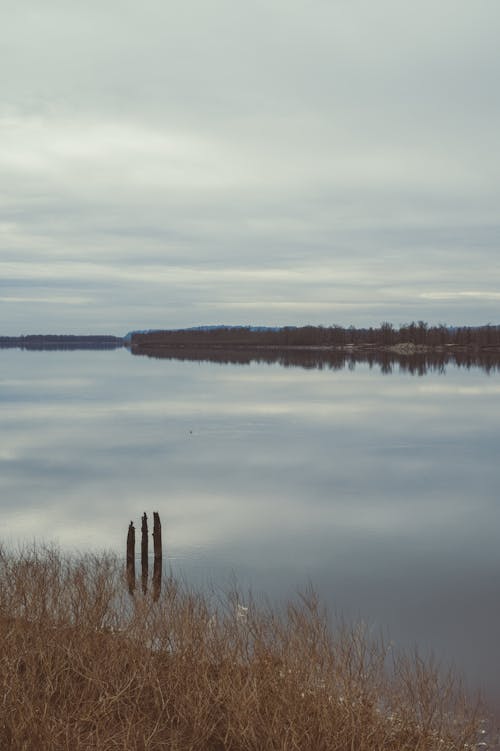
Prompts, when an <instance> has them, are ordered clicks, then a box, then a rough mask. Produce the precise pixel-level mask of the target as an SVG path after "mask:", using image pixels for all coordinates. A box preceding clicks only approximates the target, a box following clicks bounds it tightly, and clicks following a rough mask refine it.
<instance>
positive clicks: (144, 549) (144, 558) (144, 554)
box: [141, 512, 149, 594]
mask: <svg viewBox="0 0 500 751" xmlns="http://www.w3.org/2000/svg"><path fill="white" fill-rule="evenodd" d="M141 533H142V537H141V579H142V592H143V594H146V592H147V591H148V573H149V565H148V545H149V539H148V517H147V516H146V512H144V514H143V516H142V525H141Z"/></svg>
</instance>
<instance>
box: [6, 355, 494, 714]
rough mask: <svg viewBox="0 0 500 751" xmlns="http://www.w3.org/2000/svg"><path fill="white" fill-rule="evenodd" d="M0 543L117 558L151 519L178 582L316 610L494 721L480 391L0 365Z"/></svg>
mask: <svg viewBox="0 0 500 751" xmlns="http://www.w3.org/2000/svg"><path fill="white" fill-rule="evenodd" d="M0 363H1V370H0V428H1V433H0V469H1V472H0V494H1V495H0V498H1V500H0V503H1V510H2V528H3V532H2V538H3V539H4V540H7V541H11V542H12V543H17V541H19V540H22V539H24V540H32V539H33V538H36V539H38V540H44V541H53V540H56V541H58V542H59V544H60V545H61V546H62V547H63V548H65V549H70V550H74V549H75V548H76V549H78V550H86V549H89V548H92V549H100V548H103V547H106V548H113V549H115V550H117V551H120V552H122V551H123V548H124V542H125V536H126V530H127V526H128V522H129V521H130V520H131V519H133V520H134V521H136V523H137V525H138V526H139V519H140V515H141V514H142V512H143V511H147V512H148V513H151V512H152V511H153V510H158V511H159V512H160V515H161V518H162V522H163V536H164V542H165V546H166V551H167V555H168V560H169V563H170V564H171V566H172V567H173V569H174V570H175V571H177V572H180V573H182V575H183V576H185V577H186V578H187V579H188V581H193V582H196V583H200V582H202V583H203V582H207V581H212V582H215V583H216V584H217V585H220V586H222V587H225V586H228V585H229V584H230V583H231V582H232V579H233V577H236V579H237V580H238V582H239V583H240V585H241V586H242V587H243V588H244V589H245V588H246V587H249V586H251V587H252V589H253V590H255V591H256V592H258V593H263V594H266V595H268V596H269V597H271V598H279V599H283V598H286V597H287V596H289V595H293V594H294V593H295V592H296V591H297V590H298V589H300V588H303V587H304V586H306V585H307V583H308V582H309V581H310V582H312V583H313V584H314V586H315V587H316V588H317V589H318V590H319V592H320V594H321V595H322V596H323V597H324V598H325V599H326V600H327V602H328V603H329V605H330V607H332V608H333V609H335V610H337V611H338V612H339V613H342V614H343V615H344V616H346V617H347V618H354V619H363V620H364V621H365V622H366V623H368V624H369V625H370V627H371V628H372V629H373V630H374V632H378V631H379V630H383V631H384V632H385V633H388V634H389V635H390V637H391V638H392V639H393V640H394V641H395V642H396V643H397V644H398V645H401V646H408V645H410V646H411V645H414V644H418V645H419V646H420V647H421V648H422V649H423V650H428V649H433V650H434V652H435V653H436V654H437V655H438V656H439V657H440V658H442V659H443V660H444V661H445V662H450V661H452V662H454V663H455V664H456V665H457V667H458V668H459V669H460V670H462V671H464V672H465V673H466V675H467V677H468V680H469V681H470V683H471V685H473V686H479V685H481V686H483V687H484V688H485V689H486V691H487V692H488V696H489V697H490V699H491V700H492V701H494V702H497V704H498V706H500V676H499V673H500V671H499V670H498V668H499V665H498V660H497V657H496V655H497V642H498V633H500V545H499V536H500V502H499V498H498V488H499V487H500V463H499V461H498V446H499V438H500V427H499V421H498V409H497V404H498V399H499V396H500V376H499V374H498V373H496V372H493V373H490V374H488V373H486V372H485V371H484V370H482V369H479V368H476V367H471V368H469V369H466V368H458V367H456V366H453V365H450V364H448V365H447V366H446V368H445V369H444V371H442V372H440V371H439V369H437V370H432V369H431V370H428V371H427V373H426V374H425V375H422V376H418V375H414V374H411V373H410V372H408V371H400V369H399V368H398V366H397V365H396V366H394V367H392V372H390V373H387V372H386V373H382V372H381V370H380V368H379V367H370V365H369V364H368V363H363V362H358V363H355V364H354V363H353V364H351V367H350V368H341V369H335V368H332V367H324V368H323V369H316V368H313V367H308V368H304V367H287V368H284V367H282V366H281V365H280V364H278V363H265V362H260V363H259V362H253V363H250V364H235V363H228V364H223V363H220V362H193V361H189V360H184V361H180V360H175V359H162V360H156V359H150V358H145V357H133V356H131V355H130V353H129V352H128V351H127V350H124V349H118V350H116V351H100V352H90V351H84V352H29V351H19V350H4V351H0Z"/></svg>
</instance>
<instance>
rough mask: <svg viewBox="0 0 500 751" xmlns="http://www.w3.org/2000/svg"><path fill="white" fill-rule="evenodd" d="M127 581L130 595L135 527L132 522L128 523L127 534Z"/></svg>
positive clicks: (132, 582)
mask: <svg viewBox="0 0 500 751" xmlns="http://www.w3.org/2000/svg"><path fill="white" fill-rule="evenodd" d="M127 583H128V591H129V593H130V594H131V595H133V594H134V590H135V527H134V525H133V523H132V522H130V524H129V525H128V534H127Z"/></svg>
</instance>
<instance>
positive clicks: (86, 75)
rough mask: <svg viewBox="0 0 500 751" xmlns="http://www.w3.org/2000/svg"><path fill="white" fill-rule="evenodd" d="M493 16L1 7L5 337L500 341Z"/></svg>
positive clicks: (486, 10) (103, 3)
mask: <svg viewBox="0 0 500 751" xmlns="http://www.w3.org/2000/svg"><path fill="white" fill-rule="evenodd" d="M499 50H500V3H499V2H498V0H474V1H472V0H440V1H439V2H435V0H432V2H430V0H420V2H418V3H417V2H414V0H412V1H411V2H410V1H409V0H408V1H407V0H251V1H250V0H246V1H245V2H243V1H242V0H211V1H210V2H209V1H208V0H182V2H181V0H174V1H172V0H158V1H157V0H143V2H141V3H138V2H133V3H132V2H129V1H128V0H119V2H118V0H99V1H97V0H85V2H83V0H73V1H72V2H68V0H60V1H59V2H57V1H56V0H43V2H41V0H3V2H2V11H1V24H0V84H1V89H0V91H1V97H0V206H1V214H0V243H1V244H0V319H1V320H0V333H5V334H20V333H28V332H44V331H57V332H67V333H76V332H96V333H98V332H111V333H116V334H123V333H125V332H126V331H128V330H130V329H134V328H149V327H152V328H159V327H177V326H179V327H180V326H191V325H196V324H207V323H235V324H236V323H260V324H286V323H290V324H299V323H324V324H333V323H339V324H344V325H348V324H350V323H353V324H355V325H365V324H366V325H372V324H379V323H380V322H381V321H383V320H390V321H392V322H393V323H394V324H396V325H397V324H399V323H402V322H405V321H410V320H412V319H425V320H428V321H430V322H445V323H457V324H460V323H471V324H477V323H488V322H492V323H500V253H499V240H500V212H499V209H500V148H499V145H500V137H499V133H500V94H499V91H500V87H499V81H500V52H499Z"/></svg>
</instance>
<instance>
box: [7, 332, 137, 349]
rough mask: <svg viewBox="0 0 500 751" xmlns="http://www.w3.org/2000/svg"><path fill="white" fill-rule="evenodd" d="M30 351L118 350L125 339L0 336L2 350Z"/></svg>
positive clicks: (59, 335) (84, 336) (76, 336)
mask: <svg viewBox="0 0 500 751" xmlns="http://www.w3.org/2000/svg"><path fill="white" fill-rule="evenodd" d="M14 347H15V348H16V349H29V350H76V349H116V348H117V347H123V339H121V338H120V337H117V336H108V335H104V336H102V335H101V336H99V335H96V336H93V335H82V336H79V335H77V334H75V335H71V334H29V335H27V336H0V349H9V348H14Z"/></svg>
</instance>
